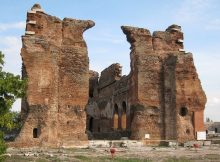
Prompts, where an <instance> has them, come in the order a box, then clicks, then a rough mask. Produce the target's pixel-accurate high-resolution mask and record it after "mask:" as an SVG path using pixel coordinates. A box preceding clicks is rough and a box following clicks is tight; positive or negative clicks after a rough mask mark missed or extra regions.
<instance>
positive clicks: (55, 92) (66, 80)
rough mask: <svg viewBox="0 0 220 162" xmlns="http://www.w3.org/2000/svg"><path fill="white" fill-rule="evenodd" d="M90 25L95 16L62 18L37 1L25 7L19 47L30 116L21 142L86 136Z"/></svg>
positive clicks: (56, 142)
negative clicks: (28, 8) (44, 9)
mask: <svg viewBox="0 0 220 162" xmlns="http://www.w3.org/2000/svg"><path fill="white" fill-rule="evenodd" d="M36 10H37V11H36ZM92 26H94V22H92V21H83V20H76V19H70V18H64V20H60V19H59V18H56V17H53V16H50V15H48V14H46V13H44V12H42V11H41V8H40V6H39V5H34V6H33V8H32V10H31V12H28V13H27V26H26V34H25V35H24V36H23V37H22V42H23V46H22V49H21V56H22V60H23V64H24V67H25V68H23V69H25V70H26V72H25V74H26V75H27V78H28V89H27V100H26V102H27V106H25V104H23V105H22V106H23V107H22V112H23V114H24V113H26V115H24V117H26V118H25V121H24V126H23V128H22V130H21V132H20V134H19V136H18V138H17V139H16V142H17V144H18V145H20V146H38V145H39V146H53V147H58V146H60V145H61V146H62V145H63V146H68V143H71V142H72V143H73V144H75V145H77V141H86V140H87V136H86V134H85V129H86V114H85V111H84V108H85V105H86V103H87V102H88V90H89V59H88V54H87V47H86V43H85V41H84V39H83V32H84V31H85V30H86V29H88V28H91V27H92ZM25 110H28V111H25ZM34 128H37V133H38V135H37V136H38V137H37V138H33V130H34ZM74 141H75V142H74ZM80 144H82V143H80Z"/></svg>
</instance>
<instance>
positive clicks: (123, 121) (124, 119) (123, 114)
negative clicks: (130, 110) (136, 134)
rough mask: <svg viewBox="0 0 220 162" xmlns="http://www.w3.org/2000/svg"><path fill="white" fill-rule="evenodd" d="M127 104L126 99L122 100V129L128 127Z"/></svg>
mask: <svg viewBox="0 0 220 162" xmlns="http://www.w3.org/2000/svg"><path fill="white" fill-rule="evenodd" d="M126 114H127V105H126V103H125V101H123V102H122V116H121V128H122V130H126V129H127V115H126Z"/></svg>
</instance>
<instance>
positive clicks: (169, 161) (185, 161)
mask: <svg viewBox="0 0 220 162" xmlns="http://www.w3.org/2000/svg"><path fill="white" fill-rule="evenodd" d="M164 162H191V160H189V159H186V158H184V157H180V158H176V157H173V158H168V159H166V160H165V161H164Z"/></svg>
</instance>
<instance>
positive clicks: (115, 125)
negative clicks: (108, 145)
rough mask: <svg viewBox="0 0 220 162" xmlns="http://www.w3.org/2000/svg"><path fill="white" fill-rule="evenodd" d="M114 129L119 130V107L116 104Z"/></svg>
mask: <svg viewBox="0 0 220 162" xmlns="http://www.w3.org/2000/svg"><path fill="white" fill-rule="evenodd" d="M113 129H114V130H117V129H118V105H117V104H115V106H114V114H113Z"/></svg>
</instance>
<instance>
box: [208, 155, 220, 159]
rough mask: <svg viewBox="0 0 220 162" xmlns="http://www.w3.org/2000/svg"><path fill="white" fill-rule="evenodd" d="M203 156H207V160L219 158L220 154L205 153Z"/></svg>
mask: <svg viewBox="0 0 220 162" xmlns="http://www.w3.org/2000/svg"><path fill="white" fill-rule="evenodd" d="M205 158H207V159H209V160H219V159H220V155H218V154H206V156H205Z"/></svg>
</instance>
